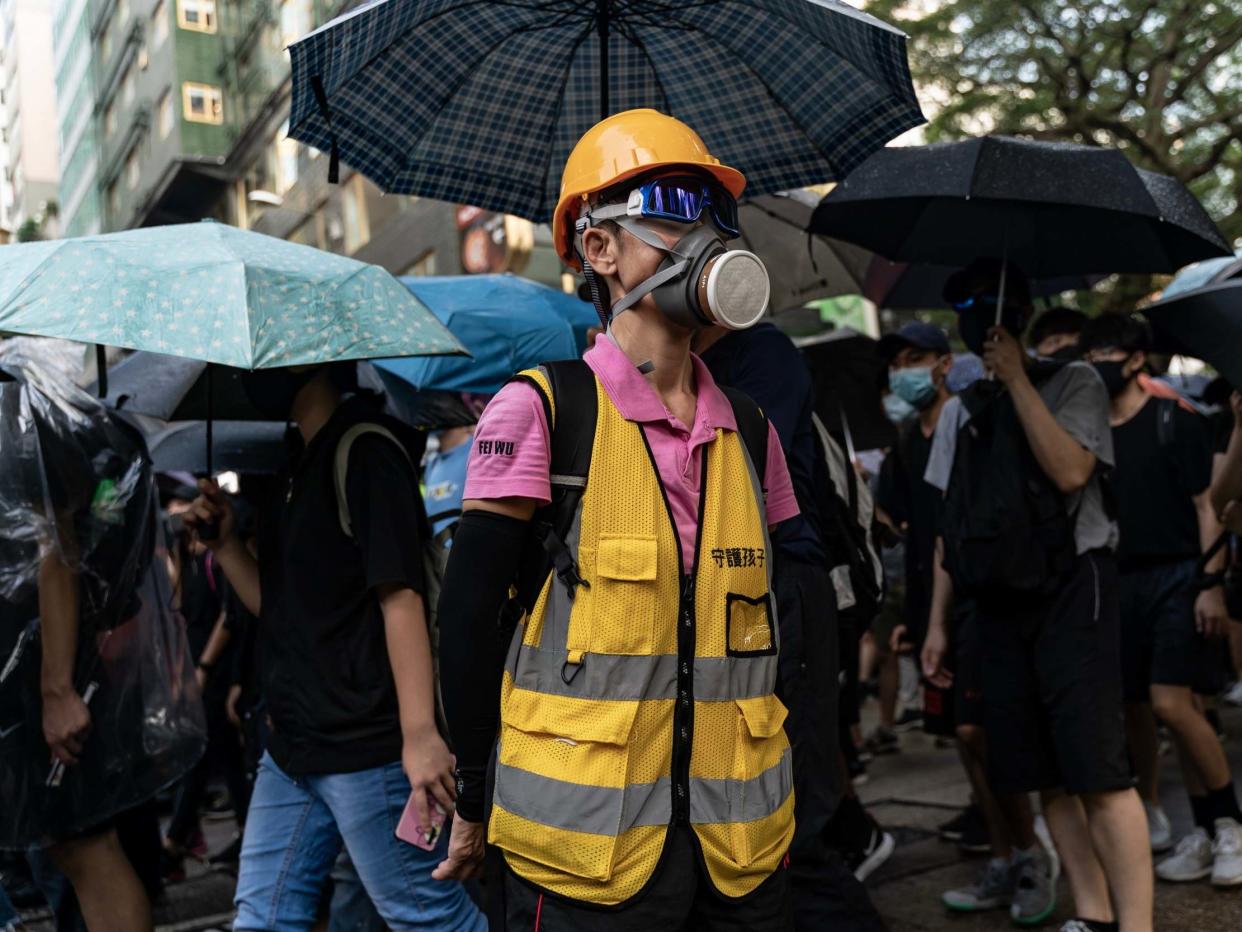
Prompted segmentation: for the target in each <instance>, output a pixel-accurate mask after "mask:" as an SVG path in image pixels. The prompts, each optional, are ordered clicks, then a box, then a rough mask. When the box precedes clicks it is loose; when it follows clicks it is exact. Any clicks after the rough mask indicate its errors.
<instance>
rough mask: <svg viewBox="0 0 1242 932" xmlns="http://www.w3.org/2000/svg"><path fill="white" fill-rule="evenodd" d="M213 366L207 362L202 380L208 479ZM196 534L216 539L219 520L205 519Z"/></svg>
mask: <svg viewBox="0 0 1242 932" xmlns="http://www.w3.org/2000/svg"><path fill="white" fill-rule="evenodd" d="M214 368H215V367H214V366H213V365H212V364H211V363H207V372H206V378H205V379H204V382H205V383H206V388H207V430H206V434H207V478H208V479H210V478H211V477H212V475H213V474H214V470H213V469H212V466H213V464H212V462H211V454H212V451H213V449H214V448H215V443H214V442H213V441H214V440H215V438H214V436H213V432H212V415H213V414H214V411H213V410H212V409H213V405H214V399H215V394H216V393H215V390H214V386H213V385H212V384H211V373H212V371H213V370H214ZM198 536H199V539H200V540H216V539H217V538H219V536H220V522H218V521H207V522H204V523H203V524H200V525H199V526H198Z"/></svg>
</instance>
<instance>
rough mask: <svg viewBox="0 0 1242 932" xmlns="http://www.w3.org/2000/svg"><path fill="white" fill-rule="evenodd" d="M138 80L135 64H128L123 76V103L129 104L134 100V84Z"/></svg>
mask: <svg viewBox="0 0 1242 932" xmlns="http://www.w3.org/2000/svg"><path fill="white" fill-rule="evenodd" d="M136 83H137V82H136V81H135V79H134V66H133V65H132V64H131V65H128V66H127V67H126V68H125V77H123V78H121V103H123V104H124V105H125V106H127V107H128V106H129V105H130V104H132V103H133V102H134V85H135V84H136Z"/></svg>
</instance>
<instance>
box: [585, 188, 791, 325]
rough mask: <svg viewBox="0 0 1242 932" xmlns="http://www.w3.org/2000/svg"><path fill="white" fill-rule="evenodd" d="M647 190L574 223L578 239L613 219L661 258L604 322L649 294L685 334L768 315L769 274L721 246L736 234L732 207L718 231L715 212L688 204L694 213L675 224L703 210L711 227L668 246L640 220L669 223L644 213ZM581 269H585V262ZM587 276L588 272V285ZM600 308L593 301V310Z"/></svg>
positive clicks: (747, 255)
mask: <svg viewBox="0 0 1242 932" xmlns="http://www.w3.org/2000/svg"><path fill="white" fill-rule="evenodd" d="M656 186H658V183H656ZM651 187H653V186H652V185H648V186H644V187H643V188H641V189H637V190H636V191H635V192H634V194H633V195H632V197H631V199H630V203H629V204H628V205H608V206H605V207H602V208H596V209H594V210H592V211H590V212H589V213H588V215H587V216H585V217H583V218H582V219H581V220H579V221H578V232H579V234H581V233H582V232H583V231H584V230H585V229H586V228H587V227H588V226H589V225H591V224H593V223H598V222H599V221H601V220H613V221H614V222H615V223H616V224H617V225H618V226H619V227H621V229H622V230H624V231H625V232H626V233H628V234H630V235H631V236H633V237H634V238H635V239H638V240H640V241H641V242H643V243H646V244H647V245H648V246H650V247H652V248H653V249H658V250H659V251H660V252H662V253H664V254H665V258H664V261H663V262H661V263H660V267H659V268H658V269H657V270H656V272H655V274H653V275H652V276H651V277H650V278H648V279H646V280H645V281H643V282H641V283H639V284H638V285H636V286H635V287H634V288H633V289H631V290H630V291H629V292H628V293H627V294H626V296H625V297H624V298H622V299H621V300H620V301H618V302H616V303H615V304H613V305H612V307H611V308H609V309H608V312H609V313H608V314H607V317H608V318H609V320H612V319H615V318H616V316H617V315H618V314H620V313H621V312H622V311H627V310H629V309H630V308H632V307H633V306H634V305H636V304H637V303H638V302H639V301H641V300H642V299H643V298H645V297H646V296H647V295H651V296H652V298H653V299H654V300H655V304H656V307H658V308H659V309H660V311H661V313H663V314H664V315H665V316H666V317H667V318H668V319H669V320H671V321H673V322H674V323H676V324H678V325H680V326H682V327H686V328H688V329H692V330H698V329H702V328H704V327H711V326H720V327H724V328H726V329H729V330H745V329H746V328H747V327H753V326H754V325H755V324H756V323H758V322H759V320H760V319H761V318H762V317H763V315H764V314H765V313H767V309H768V302H769V300H770V299H771V292H772V288H771V282H770V281H769V279H768V270H767V268H765V267H764V264H763V262H762V261H761V260H760V258H759V257H758V256H756V255H755V254H754V253H753V252H749V251H747V250H745V249H730V248H729V247H728V246H727V245H726V243H725V238H724V237H725V236H727V235H730V234H731V235H736V233H737V231H736V226H735V224H736V205H735V204H733V205H732V211H731V212H727V213H726V214H725V216H727V217H729V218H730V219H728V220H725V221H724V222H725V223H726V224H728V225H727V226H724V227H723V228H722V227H721V223H722V220H721V219H720V218H719V217H718V216H717V214H718V213H719V211H717V210H716V209H715V207H714V206H713V205H712V204H711V203H710V201H707V202H704V203H700V204H697V205H693V206H695V207H697V210H696V212H695V213H694V214H692V215H686V216H679V217H676V218H675V219H676V220H677V221H679V222H687V223H689V222H693V221H694V220H697V219H698V217H699V215H700V214H701V213H702V212H703V211H704V210H705V209H712V211H713V213H712V220H713V221H714V222H704V223H702V224H701V225H696V226H693V227H691V228H690V230H689V231H688V232H687V233H686V235H685V236H683V237H682V238H681V239H679V240H678V241H677V242H676V243H675V244H674V245H673V246H671V247H670V246H668V245H666V244H665V242H664V240H663V239H661V238H660V237H659V236H658V235H656V233H655V232H654V231H652V230H651V229H649V228H648V227H646V226H645V225H644V224H643V222H642V219H641V218H642V217H643V216H655V217H657V219H673V218H672V217H671V216H670V215H669V214H667V213H665V214H656V213H654V212H653V211H649V210H648V209H647V207H646V206H645V202H644V197H646V196H647V195H648V194H649V192H648V188H651ZM722 229H723V233H722ZM583 268H584V270H589V266H588V265H587V263H586V262H585V261H583ZM592 275H593V273H591V272H589V271H588V282H589V281H590V280H591V277H592ZM593 292H598V293H600V297H602V296H603V294H606V291H605V289H603V288H602V287H600V286H599V285H596V286H594V287H593ZM599 303H600V302H599V301H598V300H597V307H598V305H599ZM602 310H603V309H602V308H601V311H602ZM601 316H603V315H602V314H601Z"/></svg>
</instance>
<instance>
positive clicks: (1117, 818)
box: [921, 260, 1153, 932]
mask: <svg viewBox="0 0 1242 932" xmlns="http://www.w3.org/2000/svg"><path fill="white" fill-rule="evenodd" d="M1000 278H1001V268H1000V263H999V262H997V261H995V260H978V261H976V262H975V263H973V264H972V265H970V266H968V267H967V268H965V269H963V270H961V271H959V272H957V273H955V274H954V275H953V276H951V277H950V279H949V280H948V282H947V283H946V286H945V297H946V299H947V300H948V301H949V302H950V303H951V304H952V305H953V306H954V307H955V308H956V309H957V311H958V330H959V333H960V334H961V336H962V339H963V341H964V342H965V343H966V345H967V347H968V348H969V349H971V350H972V351H973V352H975V353H976V354H978V355H979V356H980V357H981V358H982V359H983V362H984V366H985V367H986V368H987V370H988V372H989V373H990V376H989V378H990V380H994V383H999V386H1000V387H1001V388H1003V390H1004V391H1005V392H1007V394H1008V398H1009V400H1010V401H1011V402H1012V406H1013V411H1014V413H1015V414H1016V417H1017V421H1018V423H1019V424H1020V426H1021V430H1022V433H1023V435H1024V439H1025V442H1026V444H1027V446H1028V447H1029V453H1030V456H1027V455H1025V454H1024V453H1023V451H1021V450H1020V449H1019V448H1017V447H1015V449H1014V452H1013V454H1012V458H1009V457H1008V456H1007V455H1006V454H1005V453H1004V451H1003V450H997V449H996V448H993V449H992V451H991V453H990V454H989V455H990V456H991V459H990V460H989V461H988V462H987V464H986V468H987V469H988V470H992V469H997V470H1022V469H1034V468H1038V469H1039V470H1041V471H1042V472H1043V474H1044V476H1045V477H1046V479H1047V481H1048V482H1049V483H1050V484H1051V486H1052V487H1054V488H1055V490H1056V491H1057V492H1059V493H1060V494H1061V495H1063V496H1064V498H1065V508H1066V511H1067V513H1068V515H1069V516H1070V522H1071V524H1072V526H1073V531H1074V544H1075V548H1074V549H1075V551H1076V556H1075V558H1074V560H1073V565H1072V567H1071V568H1070V569H1069V570H1068V571H1067V572H1066V573H1065V574H1064V575H1063V576H1061V577H1058V581H1057V585H1056V587H1055V590H1054V591H1053V592H1052V593H1051V594H1050V595H1047V596H1041V595H1038V594H1033V593H1031V592H1021V591H1018V590H1016V589H1015V590H1013V591H1012V592H1008V591H1002V592H999V593H997V592H989V593H987V594H984V595H979V596H978V598H977V602H976V604H977V618H978V626H979V641H980V650H981V652H982V666H983V708H984V723H985V730H986V733H987V744H988V769H989V776H990V777H991V780H992V784H993V787H994V789H995V790H996V792H997V793H998V794H1000V795H1006V794H1025V793H1028V792H1033V791H1039V792H1040V793H1041V794H1042V796H1043V810H1044V814H1045V817H1046V818H1047V821H1048V827H1049V829H1050V830H1051V832H1052V835H1053V838H1054V840H1055V842H1056V846H1057V850H1058V852H1059V854H1060V856H1061V860H1062V863H1063V864H1064V867H1065V870H1066V873H1067V874H1068V875H1069V877H1070V887H1071V890H1072V891H1073V894H1074V899H1075V907H1076V912H1077V914H1078V917H1079V918H1078V919H1076V920H1075V922H1077V923H1078V925H1072V926H1070V927H1071V928H1075V929H1081V928H1086V929H1092V930H1095V929H1100V930H1111V929H1120V930H1122V932H1148V930H1150V929H1151V928H1152V895H1153V890H1152V874H1151V855H1150V850H1149V847H1148V844H1147V830H1146V819H1145V816H1144V812H1143V806H1142V803H1141V802H1140V800H1139V797H1138V794H1137V793H1136V792H1135V790H1134V780H1133V777H1132V775H1131V771H1130V767H1129V763H1128V760H1127V755H1126V747H1125V729H1124V717H1123V712H1122V687H1121V658H1120V621H1119V611H1118V601H1117V570H1116V561H1115V559H1114V556H1113V553H1112V550H1113V548H1115V546H1116V543H1117V530H1116V526H1115V524H1114V522H1113V521H1112V520H1111V519H1110V518H1109V515H1108V512H1107V510H1106V508H1105V498H1104V494H1103V489H1102V485H1101V476H1102V474H1103V473H1105V472H1106V471H1107V469H1108V468H1109V467H1110V466H1111V465H1112V460H1113V448H1112V437H1111V428H1110V426H1109V420H1108V417H1109V415H1108V412H1109V406H1108V393H1107V391H1106V390H1105V388H1104V385H1103V383H1102V381H1101V380H1100V378H1099V376H1098V375H1097V374H1096V372H1095V371H1094V370H1093V369H1092V368H1091V367H1090V366H1088V365H1086V364H1085V363H1077V362H1071V363H1068V364H1065V365H1063V366H1060V367H1056V368H1052V367H1049V366H1047V365H1038V366H1037V365H1036V362H1035V360H1034V359H1033V358H1032V357H1031V356H1030V355H1028V354H1027V353H1026V352H1025V350H1024V349H1023V347H1022V343H1021V340H1020V336H1019V335H1020V334H1021V333H1022V332H1023V329H1024V328H1025V326H1026V324H1027V322H1028V321H1029V319H1030V315H1031V301H1030V290H1029V285H1028V283H1027V281H1026V279H1025V277H1024V276H1023V274H1022V273H1021V271H1020V270H1018V269H1017V268H1016V267H1015V266H1014V265H1013V264H1012V263H1011V264H1010V265H1009V268H1008V271H1007V275H1006V278H1007V282H1006V289H1005V295H1004V301H1003V302H1001V301H1000ZM998 303H1003V306H1004V311H1003V314H1002V315H1001V318H1000V323H999V325H998V324H997V305H998ZM977 388H978V390H985V391H988V390H990V391H993V392H994V391H996V389H997V386H996V385H995V384H992V385H982V387H981V388H979V387H977ZM972 390H975V389H972ZM968 402H969V399H967V403H963V402H960V401H959V402H955V403H954V404H953V407H952V408H951V409H950V408H946V410H945V411H944V413H943V414H942V416H941V418H940V423H939V425H938V428H937V432H936V436H935V439H934V442H933V447H932V452H931V455H930V457H929V460H928V466H927V471H926V473H925V478H926V480H927V481H928V482H929V483H931V484H932V485H934V486H936V487H937V488H940V489H942V490H944V491H945V492H946V493H947V492H948V491H949V489H950V486H951V483H952V482H953V474H954V470H953V466H954V461H955V459H956V457H957V456H958V454H959V452H960V448H961V445H962V444H965V443H971V442H972V432H971V430H969V429H968V428H969V419H970V415H969V412H968V408H969V407H970V405H969V403H968ZM1030 462H1033V464H1034V465H1030V466H1028V465H1026V464H1027V463H1030ZM955 499H956V502H957V504H956V507H959V508H960V507H972V508H973V507H978V506H976V505H975V503H974V502H973V501H972V500H971V499H970V497H969V496H965V497H963V496H953V495H948V496H947V497H946V516H945V525H944V530H945V531H946V532H947V533H949V534H950V535H951V534H952V529H953V528H954V526H955V516H954V515H953V514H952V508H953V507H955V505H954V502H955ZM963 502H965V503H968V504H963ZM1067 543H1068V542H1067ZM1004 544H1005V541H1004V539H1003V538H1002V540H1001V543H1000V545H1001V546H1004ZM939 553H940V555H941V559H940V560H939V561H938V562H937V566H936V570H935V571H936V578H935V582H934V591H933V595H932V608H931V617H930V619H929V623H928V635H927V639H926V642H925V644H924V649H923V654H922V658H921V659H922V665H923V670H924V674H925V675H926V676H927V677H928V679H929V680H930V681H931V682H933V683H934V684H936V685H942V686H943V685H947V684H948V683H950V682H951V681H952V672H951V671H950V670H948V669H947V668H946V645H947V644H948V643H949V634H948V624H949V614H950V613H949V612H948V606H949V605H950V603H951V601H952V592H953V580H952V579H951V578H950V576H949V574H948V572H947V571H946V570H945V569H944V566H943V541H941V542H940V544H939ZM1084 817H1085V818H1084ZM1047 880H1048V876H1047V874H1046V873H1044V872H1037V871H1035V870H1034V867H1033V866H1032V867H1028V868H1027V876H1026V877H1025V879H1024V880H1023V881H1022V882H1020V883H1019V892H1017V893H1015V895H1014V910H1015V911H1016V910H1017V909H1019V908H1021V909H1022V910H1023V912H1024V913H1026V914H1029V909H1030V908H1033V907H1032V906H1031V904H1029V903H1027V902H1025V900H1029V899H1030V898H1031V896H1032V893H1031V888H1032V886H1034V888H1035V889H1036V891H1037V895H1040V896H1042V895H1043V894H1042V890H1043V888H1044V885H1045V884H1046V883H1047ZM1052 886H1055V884H1053V885H1052ZM1019 898H1022V899H1023V900H1024V901H1023V902H1021V903H1020V902H1019ZM1045 902H1046V903H1047V904H1048V905H1047V907H1046V908H1047V909H1048V911H1049V912H1051V906H1052V904H1053V903H1054V902H1055V901H1054V900H1053V898H1052V895H1051V893H1049V894H1048V896H1047V899H1046V901H1045ZM1024 918H1025V916H1024Z"/></svg>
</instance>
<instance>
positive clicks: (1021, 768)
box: [978, 550, 1134, 794]
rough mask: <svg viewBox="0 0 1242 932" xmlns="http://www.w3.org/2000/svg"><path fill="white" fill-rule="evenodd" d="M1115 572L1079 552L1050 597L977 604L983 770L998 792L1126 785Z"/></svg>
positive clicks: (1106, 558)
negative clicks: (985, 737)
mask: <svg viewBox="0 0 1242 932" xmlns="http://www.w3.org/2000/svg"><path fill="white" fill-rule="evenodd" d="M1116 592H1117V570H1116V564H1115V562H1114V560H1113V557H1112V555H1111V554H1109V553H1107V552H1105V551H1098V550H1097V551H1092V552H1090V553H1087V554H1084V555H1082V556H1080V557H1079V558H1078V561H1077V563H1076V564H1075V566H1074V569H1073V571H1072V572H1071V573H1070V574H1069V575H1068V576H1067V578H1066V580H1065V581H1064V583H1063V584H1062V585H1061V588H1060V590H1059V592H1057V593H1056V594H1055V595H1053V596H1051V597H1049V598H1046V599H1040V600H1033V599H1030V598H1029V597H1027V598H1022V599H1018V598H1015V599H1012V600H1009V601H998V600H989V601H988V602H987V603H984V602H982V601H981V602H980V603H979V604H978V624H979V645H980V649H981V659H982V667H983V678H982V679H983V694H984V697H985V701H984V705H983V718H984V727H985V728H986V729H987V735H988V740H987V749H988V771H989V775H990V777H991V779H992V784H993V786H994V788H995V789H996V791H997V792H999V793H1026V792H1031V791H1035V790H1043V789H1053V788H1055V787H1064V788H1065V790H1066V791H1067V792H1069V793H1075V794H1077V793H1103V792H1109V791H1113V790H1122V789H1127V788H1129V787H1132V786H1133V785H1134V783H1133V778H1132V777H1131V774H1130V765H1129V762H1128V760H1127V757H1126V746H1125V717H1124V713H1123V707H1122V690H1121V644H1120V640H1121V638H1120V631H1119V627H1120V623H1119V616H1118V606H1117V595H1116Z"/></svg>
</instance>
